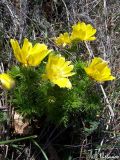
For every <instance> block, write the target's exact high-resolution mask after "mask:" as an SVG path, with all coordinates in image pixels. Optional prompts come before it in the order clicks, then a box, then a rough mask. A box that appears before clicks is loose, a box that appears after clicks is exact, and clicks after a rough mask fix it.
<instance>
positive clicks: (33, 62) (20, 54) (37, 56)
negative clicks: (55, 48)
mask: <svg viewBox="0 0 120 160" xmlns="http://www.w3.org/2000/svg"><path fill="white" fill-rule="evenodd" d="M10 42H11V45H12V48H13V51H14V55H15V57H16V59H17V60H18V61H19V62H21V63H22V64H24V65H25V66H37V65H39V64H40V63H41V61H42V60H43V59H44V58H45V57H46V56H47V55H48V54H49V53H50V52H51V50H48V49H47V46H46V45H45V44H43V43H42V44H40V43H36V44H35V45H34V46H32V43H31V42H29V41H28V39H27V38H25V39H24V43H23V46H22V48H20V46H19V44H18V41H17V40H14V39H11V40H10Z"/></svg>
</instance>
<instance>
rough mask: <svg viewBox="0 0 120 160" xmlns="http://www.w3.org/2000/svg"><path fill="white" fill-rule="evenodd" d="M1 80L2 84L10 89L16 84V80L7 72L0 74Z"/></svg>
mask: <svg viewBox="0 0 120 160" xmlns="http://www.w3.org/2000/svg"><path fill="white" fill-rule="evenodd" d="M0 81H1V84H2V86H3V87H4V88H6V89H8V90H9V89H11V88H13V87H14V85H15V81H14V80H13V79H12V77H10V76H9V75H8V74H6V73H2V74H0Z"/></svg>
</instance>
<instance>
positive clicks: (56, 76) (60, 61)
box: [43, 53, 75, 89]
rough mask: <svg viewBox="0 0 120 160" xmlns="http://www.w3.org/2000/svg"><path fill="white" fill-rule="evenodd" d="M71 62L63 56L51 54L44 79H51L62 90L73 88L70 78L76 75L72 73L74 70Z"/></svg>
mask: <svg viewBox="0 0 120 160" xmlns="http://www.w3.org/2000/svg"><path fill="white" fill-rule="evenodd" d="M70 64H71V61H65V58H64V57H62V56H61V55H55V54H53V53H52V54H50V55H49V59H48V63H47V65H46V73H45V74H43V78H44V79H49V80H50V81H51V82H52V83H54V84H57V85H58V86H59V87H62V88H65V87H66V88H69V89H71V88H72V84H71V82H70V81H69V79H68V77H70V76H72V75H74V74H75V73H74V72H71V71H72V70H73V68H74V66H73V65H70Z"/></svg>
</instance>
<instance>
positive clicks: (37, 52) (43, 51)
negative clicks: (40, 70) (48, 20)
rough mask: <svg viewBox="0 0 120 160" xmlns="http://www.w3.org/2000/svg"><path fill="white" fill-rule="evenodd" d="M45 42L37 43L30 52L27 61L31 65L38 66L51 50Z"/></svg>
mask: <svg viewBox="0 0 120 160" xmlns="http://www.w3.org/2000/svg"><path fill="white" fill-rule="evenodd" d="M51 51H52V50H48V49H47V46H46V45H45V44H40V43H37V44H36V45H35V46H34V47H33V48H32V49H31V50H30V53H29V56H28V58H27V63H28V65H29V66H37V65H39V64H40V63H41V61H42V60H43V59H44V58H45V57H46V56H47V55H48V54H49V53H50V52H51Z"/></svg>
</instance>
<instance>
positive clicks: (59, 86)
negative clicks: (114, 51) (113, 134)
mask: <svg viewBox="0 0 120 160" xmlns="http://www.w3.org/2000/svg"><path fill="white" fill-rule="evenodd" d="M95 33H96V29H95V28H93V27H92V25H91V24H85V23H84V22H78V23H77V24H75V25H73V26H72V31H71V33H68V32H65V33H63V34H60V35H59V36H58V37H56V38H54V41H55V43H56V45H57V46H61V47H66V46H69V47H71V46H72V44H77V43H76V42H80V41H81V43H82V42H84V41H93V40H95V39H96V37H95ZM10 42H11V45H12V48H13V52H14V56H15V57H16V59H17V61H19V62H20V63H21V64H22V65H19V66H14V67H12V69H11V70H10V72H9V73H10V75H11V76H12V77H13V78H14V79H15V81H14V80H13V78H11V77H10V76H9V75H6V74H5V73H3V74H1V75H0V81H1V84H2V85H3V86H4V88H7V89H11V88H13V86H14V84H16V85H15V88H14V90H13V92H12V93H13V101H12V102H13V105H14V106H15V110H17V111H18V112H19V113H21V114H22V115H23V116H25V117H28V118H30V119H32V118H33V117H34V116H35V117H36V116H37V117H42V116H43V115H44V116H46V117H47V118H49V119H50V120H52V121H54V122H55V123H57V122H64V124H65V123H66V122H67V121H68V120H69V119H70V115H72V113H73V115H75V113H78V112H80V114H81V115H82V114H83V115H84V118H86V119H91V120H93V117H94V118H95V117H96V114H97V113H98V112H99V111H100V106H101V103H100V94H97V93H99V92H98V91H97V90H96V89H95V88H96V87H95V81H97V82H100V83H101V82H104V81H108V80H114V79H115V77H114V76H112V75H111V70H110V68H109V67H108V64H107V62H106V61H104V60H103V59H101V58H99V57H95V58H94V59H92V62H91V63H90V64H89V65H88V66H87V67H86V62H85V59H82V56H80V55H79V57H77V58H76V59H75V62H74V64H72V61H71V60H72V57H71V55H72V54H70V56H69V55H68V53H65V52H64V55H63V53H61V52H59V51H57V54H56V51H53V50H49V49H48V47H47V45H45V44H44V43H36V44H35V45H34V46H33V45H32V43H31V42H30V41H29V40H28V39H27V38H25V39H24V42H23V46H22V47H20V45H19V44H18V41H17V40H15V39H11V40H10ZM71 49H72V47H71ZM76 51H77V47H76ZM50 52H51V53H50ZM48 54H49V56H48ZM47 56H48V60H47ZM65 57H68V59H69V60H66V59H65ZM43 60H44V63H42V62H43ZM46 61H47V62H46ZM88 76H89V77H91V79H89V77H88ZM93 80H95V81H93ZM85 115H86V116H85ZM87 117H89V118H87ZM88 121H89V120H88Z"/></svg>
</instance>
